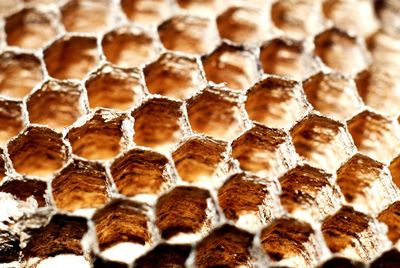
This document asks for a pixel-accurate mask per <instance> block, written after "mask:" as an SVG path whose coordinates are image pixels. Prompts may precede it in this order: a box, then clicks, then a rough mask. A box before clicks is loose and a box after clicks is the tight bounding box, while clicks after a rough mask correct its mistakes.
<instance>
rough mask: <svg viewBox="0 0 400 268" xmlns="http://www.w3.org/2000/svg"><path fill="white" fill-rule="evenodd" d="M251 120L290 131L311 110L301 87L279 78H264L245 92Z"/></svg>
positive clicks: (294, 82) (246, 105)
mask: <svg viewBox="0 0 400 268" xmlns="http://www.w3.org/2000/svg"><path fill="white" fill-rule="evenodd" d="M246 95H247V100H246V103H245V108H246V111H247V113H248V115H249V118H250V119H251V120H254V121H257V122H259V123H261V124H265V125H267V126H269V127H273V128H289V127H291V126H292V125H293V124H294V123H295V122H296V121H298V120H299V119H301V118H302V117H303V116H304V115H305V114H306V113H308V110H309V109H310V106H309V104H308V103H307V101H306V99H305V97H304V92H303V89H302V88H301V84H300V83H299V82H296V81H294V80H289V79H285V78H282V77H275V76H271V77H267V78H265V79H264V80H262V81H260V82H258V83H257V84H255V85H254V86H252V87H251V88H250V89H249V90H248V91H247V93H246Z"/></svg>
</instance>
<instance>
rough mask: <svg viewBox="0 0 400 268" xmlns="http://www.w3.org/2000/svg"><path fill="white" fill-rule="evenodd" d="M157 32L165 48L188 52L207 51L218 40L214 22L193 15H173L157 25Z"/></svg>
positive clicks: (200, 52)
mask: <svg viewBox="0 0 400 268" xmlns="http://www.w3.org/2000/svg"><path fill="white" fill-rule="evenodd" d="M158 34H159V36H160V40H161V42H162V44H163V45H164V47H165V48H166V49H169V50H174V51H180V52H185V53H190V54H199V55H203V54H206V53H209V52H211V50H212V49H213V48H215V47H216V46H217V44H218V41H219V36H218V32H217V29H216V26H215V24H214V23H213V22H212V21H211V20H209V19H206V18H202V17H195V16H183V15H179V16H174V17H172V18H170V19H168V20H167V21H165V22H163V23H162V24H160V26H158Z"/></svg>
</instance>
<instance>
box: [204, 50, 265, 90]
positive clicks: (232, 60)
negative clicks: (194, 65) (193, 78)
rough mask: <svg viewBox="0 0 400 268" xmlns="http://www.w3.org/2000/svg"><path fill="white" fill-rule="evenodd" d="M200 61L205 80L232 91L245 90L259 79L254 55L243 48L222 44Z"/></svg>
mask: <svg viewBox="0 0 400 268" xmlns="http://www.w3.org/2000/svg"><path fill="white" fill-rule="evenodd" d="M202 61H203V66H204V71H205V73H206V78H207V80H209V81H212V82H214V83H226V85H227V87H229V88H231V89H234V90H243V89H246V88H248V87H250V86H251V85H252V84H254V82H256V81H257V80H258V78H259V70H258V66H257V59H256V57H255V55H254V54H253V53H252V52H250V51H249V50H246V49H244V48H243V47H239V46H233V45H229V44H227V43H222V44H221V45H220V46H219V47H218V48H217V49H215V50H214V51H213V52H212V53H211V54H209V55H207V56H204V57H203V58H202Z"/></svg>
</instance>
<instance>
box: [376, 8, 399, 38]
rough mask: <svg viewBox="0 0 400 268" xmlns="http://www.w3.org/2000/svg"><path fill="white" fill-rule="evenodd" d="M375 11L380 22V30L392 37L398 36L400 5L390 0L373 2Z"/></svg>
mask: <svg viewBox="0 0 400 268" xmlns="http://www.w3.org/2000/svg"><path fill="white" fill-rule="evenodd" d="M374 4H375V11H376V14H377V16H378V18H379V20H380V23H381V25H382V28H383V29H384V30H385V31H386V32H387V33H389V34H390V35H392V36H395V37H398V36H399V34H400V29H399V26H400V18H399V16H398V15H399V12H400V3H399V2H398V1H392V0H379V1H375V2H374Z"/></svg>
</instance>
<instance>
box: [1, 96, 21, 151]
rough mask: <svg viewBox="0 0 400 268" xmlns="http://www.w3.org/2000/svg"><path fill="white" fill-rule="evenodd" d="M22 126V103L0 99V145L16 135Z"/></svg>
mask: <svg viewBox="0 0 400 268" xmlns="http://www.w3.org/2000/svg"><path fill="white" fill-rule="evenodd" d="M24 125H25V123H24V119H23V116H22V103H20V102H18V101H11V100H3V99H0V145H4V144H6V143H7V142H8V141H9V140H10V139H11V138H13V137H14V136H16V135H18V133H19V132H20V131H21V130H22V129H23V127H24Z"/></svg>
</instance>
